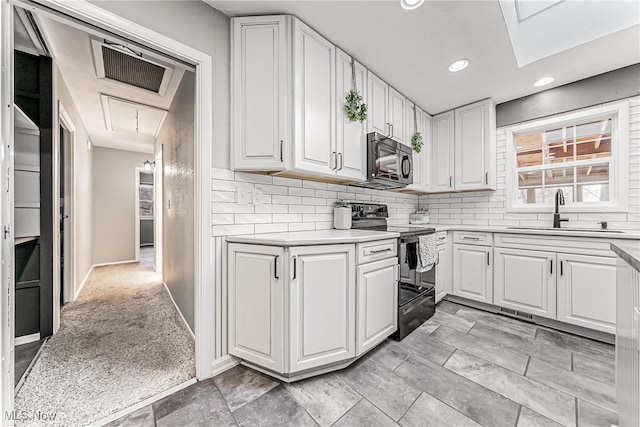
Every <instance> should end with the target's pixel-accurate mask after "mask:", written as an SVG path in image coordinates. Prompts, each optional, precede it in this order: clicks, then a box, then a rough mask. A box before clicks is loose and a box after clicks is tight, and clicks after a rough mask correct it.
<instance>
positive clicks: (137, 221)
mask: <svg viewBox="0 0 640 427" xmlns="http://www.w3.org/2000/svg"><path fill="white" fill-rule="evenodd" d="M134 170H135V177H134V180H135V183H136V184H135V188H134V193H135V194H134V200H135V202H134V203H133V210H134V213H133V218H134V221H135V224H134V230H135V232H134V233H133V234H134V236H135V237H134V245H135V247H134V249H135V258H134V259H135V260H136V261H140V172H142V168H141V167H138V166H136V167H135V168H134Z"/></svg>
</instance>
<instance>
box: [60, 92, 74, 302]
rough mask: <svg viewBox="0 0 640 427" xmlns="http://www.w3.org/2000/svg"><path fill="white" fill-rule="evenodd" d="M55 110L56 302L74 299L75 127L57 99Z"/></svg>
mask: <svg viewBox="0 0 640 427" xmlns="http://www.w3.org/2000/svg"><path fill="white" fill-rule="evenodd" d="M58 111H59V139H58V141H59V148H58V152H59V157H58V180H59V183H60V187H59V193H58V195H59V200H60V203H59V210H60V214H59V218H60V229H59V233H60V237H59V243H60V247H59V250H60V276H59V281H60V282H59V283H60V306H63V305H64V304H66V303H68V302H69V301H72V300H73V299H75V292H74V281H75V277H74V252H73V250H74V237H75V236H74V234H75V229H74V193H73V172H74V162H73V157H74V156H73V149H74V139H75V127H74V126H73V122H72V121H71V118H70V117H69V114H68V113H67V112H66V110H65V109H64V107H63V105H62V103H58Z"/></svg>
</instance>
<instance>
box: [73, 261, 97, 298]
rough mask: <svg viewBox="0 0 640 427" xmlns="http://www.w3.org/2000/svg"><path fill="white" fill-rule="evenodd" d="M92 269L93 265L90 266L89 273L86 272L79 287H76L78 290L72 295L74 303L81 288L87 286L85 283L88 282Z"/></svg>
mask: <svg viewBox="0 0 640 427" xmlns="http://www.w3.org/2000/svg"><path fill="white" fill-rule="evenodd" d="M94 267H95V265H92V266H91V267H89V271H87V274H86V275H85V276H84V279H82V282H80V286H78V290H77V291H76V292H75V293H74V294H73V300H74V301H75V300H77V299H78V296H79V295H80V291H81V290H82V288H84V285H86V284H87V281H88V280H89V276H90V275H91V273H92V272H93V268H94Z"/></svg>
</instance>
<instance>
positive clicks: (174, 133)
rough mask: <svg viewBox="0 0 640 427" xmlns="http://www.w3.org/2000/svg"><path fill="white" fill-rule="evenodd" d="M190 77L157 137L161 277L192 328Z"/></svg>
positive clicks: (192, 159)
mask: <svg viewBox="0 0 640 427" xmlns="http://www.w3.org/2000/svg"><path fill="white" fill-rule="evenodd" d="M194 91H195V84H194V74H193V73H190V72H187V73H185V75H184V77H183V79H182V82H181V83H180V86H179V87H178V90H177V92H176V95H175V97H174V98H173V102H172V103H171V107H169V113H168V114H167V118H166V119H165V121H164V123H163V125H162V128H161V129H160V132H159V133H158V137H157V138H156V150H158V149H159V148H160V146H162V156H163V159H162V161H163V163H164V164H163V166H162V168H157V169H156V170H157V171H160V170H162V172H163V196H162V197H163V202H164V203H163V205H164V207H163V219H162V221H163V226H162V228H163V234H162V236H163V237H162V239H163V241H162V264H163V265H162V276H163V280H164V282H165V283H166V284H167V288H169V291H170V292H171V295H172V296H173V299H174V301H175V302H176V305H177V306H178V308H179V309H180V311H181V312H182V315H183V316H184V318H185V320H186V321H187V323H188V324H189V326H190V327H191V330H193V329H194V322H195V320H194V319H195V314H194V301H195V299H194V298H195V282H194V270H195V264H194V226H195V223H194V209H195V204H194V194H195V193H194V191H195V188H194V178H195V174H194V127H193V125H194V122H193V118H194V103H195V97H194V95H195V92H194Z"/></svg>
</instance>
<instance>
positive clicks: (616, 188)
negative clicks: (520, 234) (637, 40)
mask: <svg viewBox="0 0 640 427" xmlns="http://www.w3.org/2000/svg"><path fill="white" fill-rule="evenodd" d="M608 117H611V142H612V144H611V146H612V148H611V157H610V158H607V159H604V158H602V159H589V160H579V161H576V162H575V164H574V162H572V164H574V165H575V166H579V165H580V164H582V163H584V164H585V165H587V166H589V165H591V164H603V163H608V164H609V168H610V169H609V170H610V175H609V178H610V179H609V198H610V200H609V201H608V202H567V204H566V205H564V206H563V207H562V211H563V212H577V213H580V212H626V211H627V210H628V207H629V101H622V102H615V103H610V104H604V105H601V106H598V107H593V108H588V109H585V110H580V111H577V112H572V113H562V114H559V115H556V116H553V117H548V118H544V119H540V120H535V121H531V122H526V123H522V124H517V125H513V126H509V127H507V128H505V137H506V138H505V139H506V153H505V156H506V184H507V185H506V211H507V212H530V213H531V212H540V211H544V210H546V209H553V203H532V204H527V205H519V204H518V203H517V202H518V194H517V192H518V168H517V166H516V157H517V150H516V147H515V139H516V138H515V136H516V135H517V134H521V133H533V132H536V131H542V130H549V128H550V127H554V126H558V127H562V126H568V125H572V124H578V123H576V122H578V121H579V122H585V121H588V120H598V119H605V118H608ZM559 167H561V166H560V165H559ZM530 168H539V169H541V170H544V169H546V168H545V167H544V166H542V165H541V166H530Z"/></svg>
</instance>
